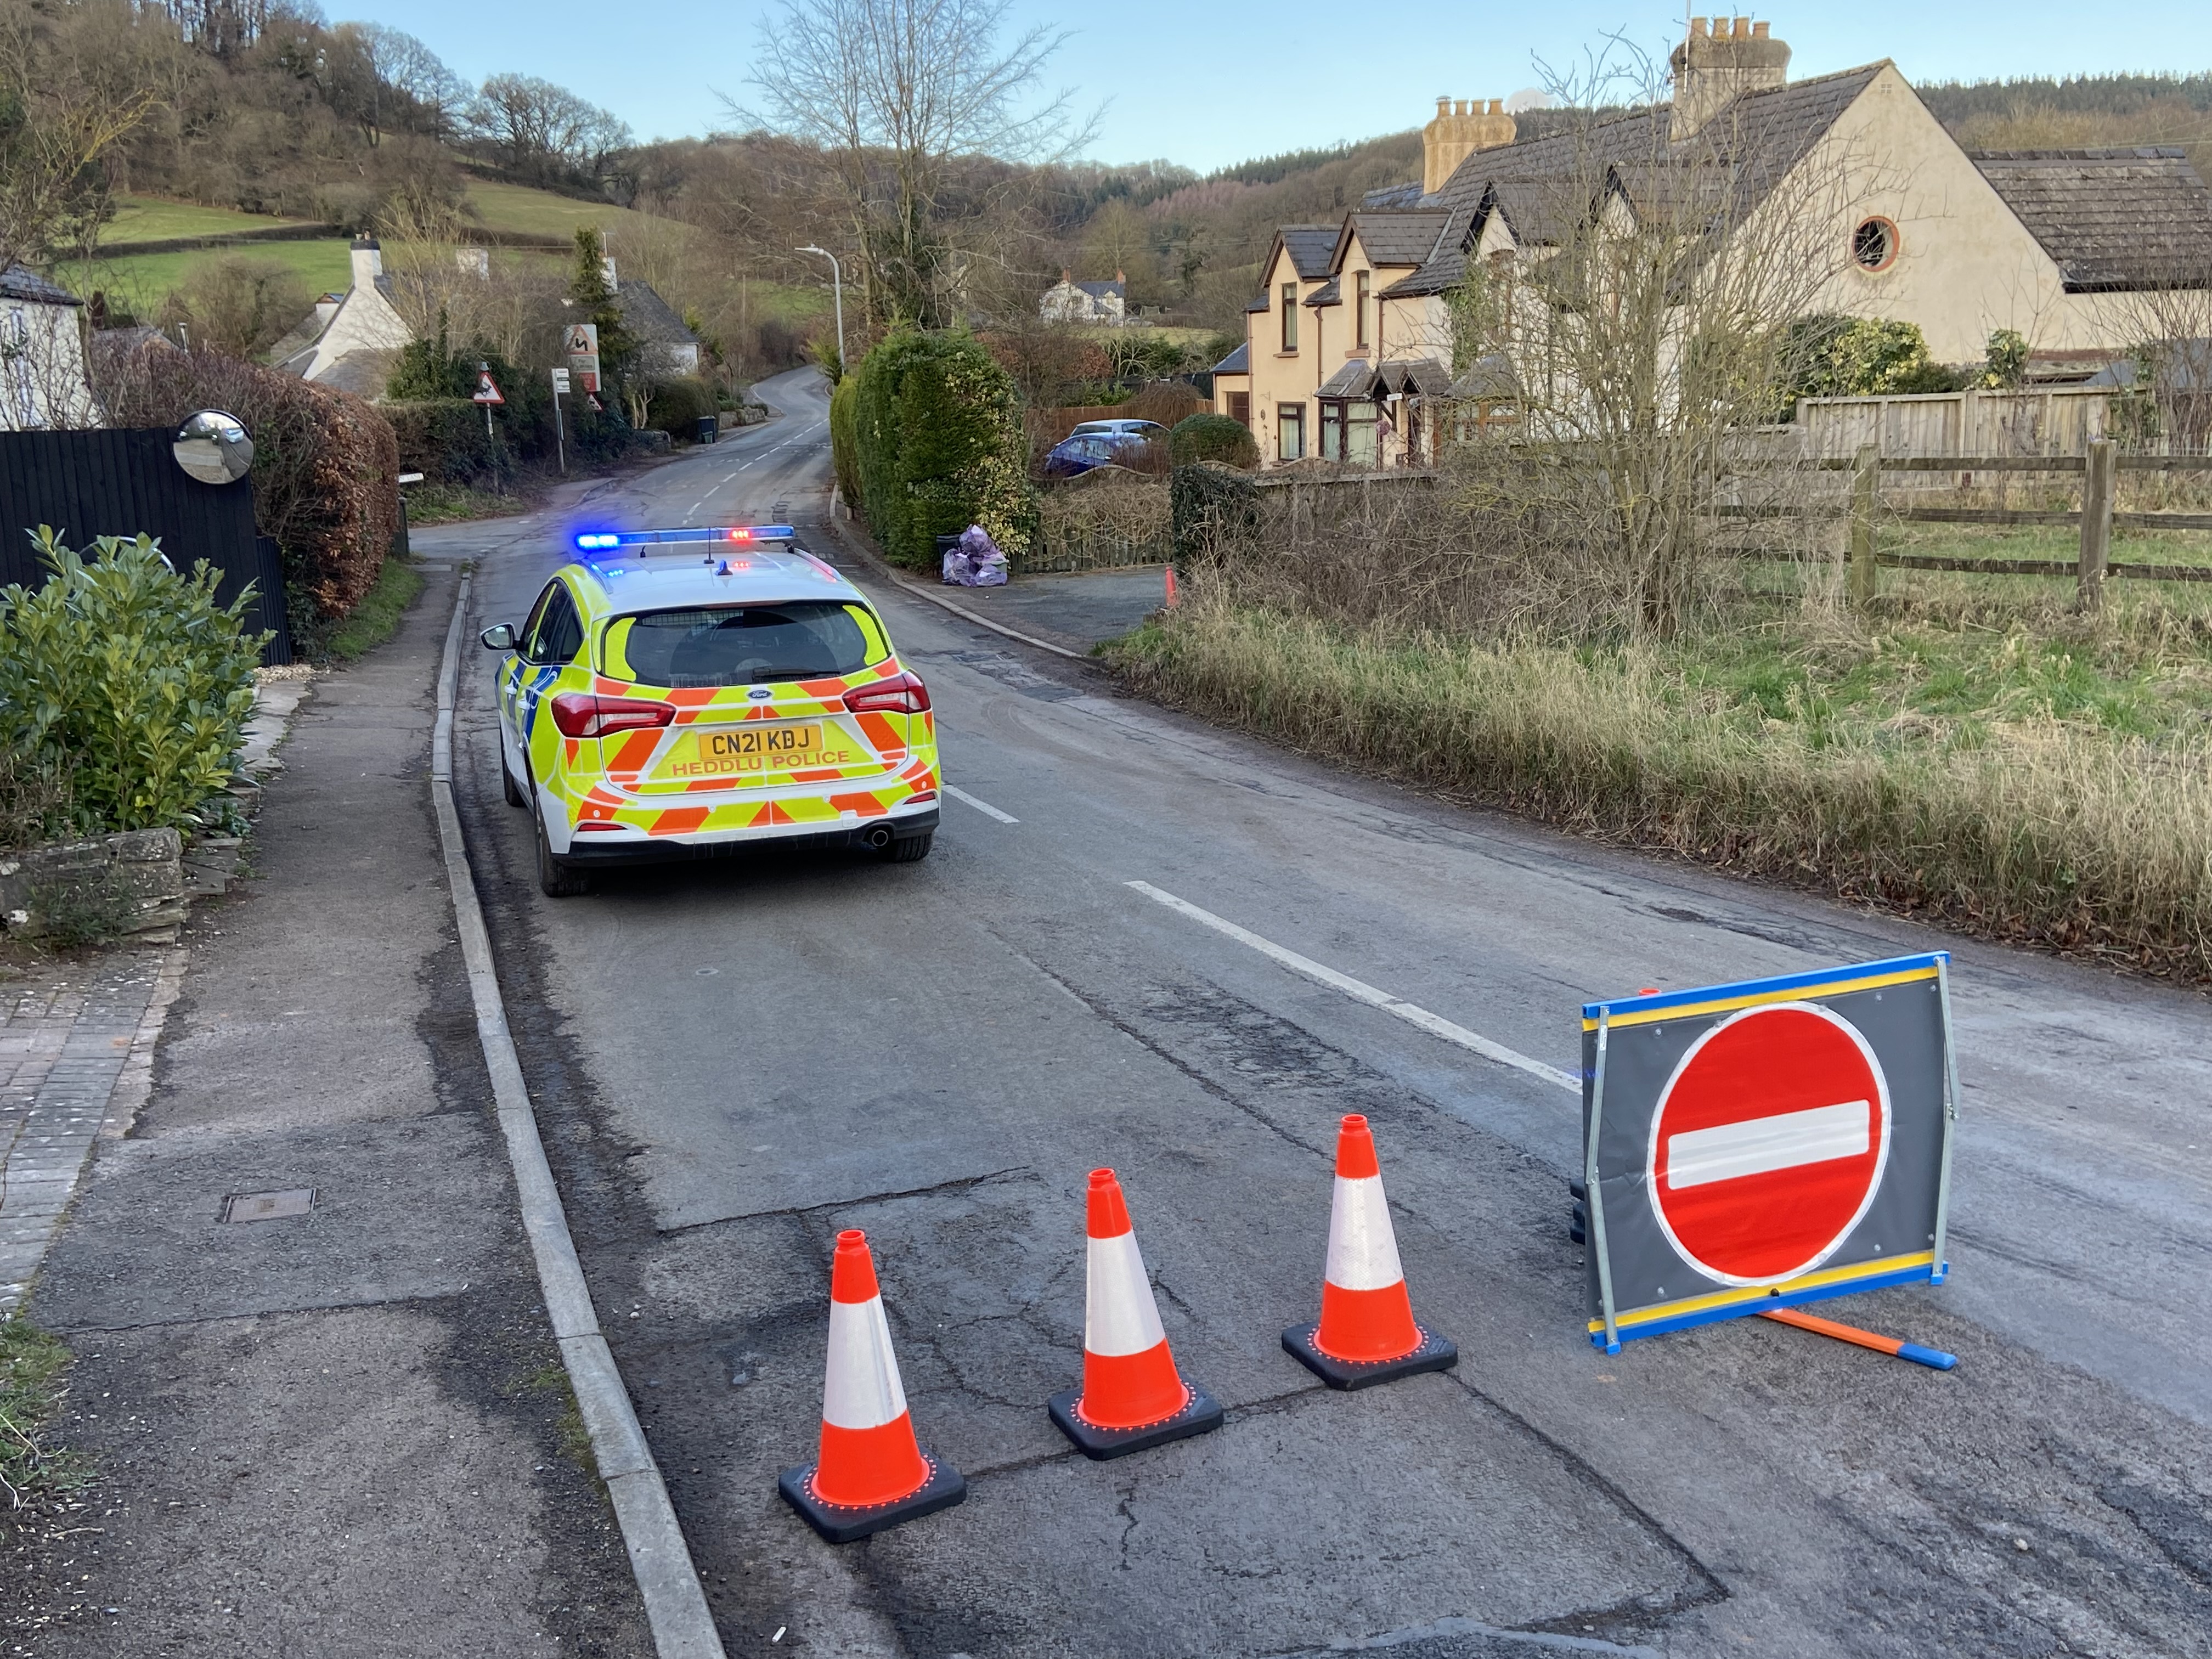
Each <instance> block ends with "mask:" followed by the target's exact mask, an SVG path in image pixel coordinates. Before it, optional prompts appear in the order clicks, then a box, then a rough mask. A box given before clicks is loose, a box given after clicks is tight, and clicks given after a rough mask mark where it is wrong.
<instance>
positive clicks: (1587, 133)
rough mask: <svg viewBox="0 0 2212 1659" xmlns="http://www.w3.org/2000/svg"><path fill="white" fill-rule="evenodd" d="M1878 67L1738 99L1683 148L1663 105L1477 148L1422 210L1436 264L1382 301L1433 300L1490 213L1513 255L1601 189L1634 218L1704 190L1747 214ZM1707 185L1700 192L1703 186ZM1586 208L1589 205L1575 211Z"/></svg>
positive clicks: (1548, 239)
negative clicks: (1438, 227) (1515, 245)
mask: <svg viewBox="0 0 2212 1659" xmlns="http://www.w3.org/2000/svg"><path fill="white" fill-rule="evenodd" d="M1885 68H1887V62H1886V61H1885V62H1884V63H1880V64H1868V65H1866V66H1865V67H1864V68H1862V69H1855V70H1844V71H1843V72H1842V73H1840V74H1838V75H1824V76H1817V77H1815V78H1814V79H1813V80H1809V81H1794V82H1790V84H1789V85H1787V86H1783V87H1774V88H1765V89H1763V90H1759V91H1755V92H1747V93H1744V94H1741V95H1739V96H1738V97H1737V98H1735V100H1733V101H1732V102H1730V103H1729V105H1728V106H1727V107H1726V108H1725V109H1724V110H1723V111H1722V112H1721V113H1719V114H1717V115H1716V116H1714V117H1713V118H1712V119H1711V120H1709V121H1708V122H1706V124H1705V125H1704V126H1702V127H1700V128H1699V130H1698V131H1697V132H1695V133H1694V134H1692V136H1691V137H1687V138H1685V139H1676V138H1674V137H1673V135H1672V132H1671V131H1670V129H1671V126H1672V121H1673V112H1672V111H1671V110H1670V109H1669V108H1668V107H1667V106H1655V107H1653V108H1650V109H1645V110H1639V111H1638V112H1635V113H1634V114H1631V115H1623V116H1620V117H1616V118H1613V119H1612V120H1609V121H1601V122H1598V123H1596V124H1595V125H1591V126H1589V127H1587V128H1583V129H1579V130H1577V131H1568V132H1561V133H1557V134H1554V135H1553V136H1551V137H1541V138H1533V139H1530V140H1528V142H1526V143H1516V144H1504V145H1500V146H1498V148H1496V149H1479V150H1476V151H1475V152H1474V153H1473V154H1472V155H1469V156H1468V158H1467V159H1466V160H1465V161H1462V162H1461V163H1460V164H1459V167H1457V168H1456V169H1455V171H1454V172H1453V173H1452V176H1451V177H1450V178H1449V179H1447V180H1446V181H1445V183H1444V187H1443V189H1442V190H1441V191H1437V194H1436V196H1435V197H1433V198H1430V199H1431V200H1433V202H1434V204H1436V205H1437V207H1440V208H1442V209H1443V210H1444V211H1445V212H1446V213H1448V214H1449V222H1448V223H1447V224H1446V225H1445V227H1444V229H1443V234H1442V235H1441V236H1440V237H1439V238H1438V239H1437V254H1436V256H1435V257H1434V258H1431V260H1430V261H1429V262H1428V263H1427V264H1425V265H1423V266H1422V267H1421V269H1420V270H1418V271H1416V272H1414V274H1413V276H1408V277H1406V278H1405V279H1403V280H1402V281H1401V282H1399V283H1394V284H1393V285H1392V286H1391V288H1390V289H1389V290H1387V292H1388V294H1389V297H1391V298H1394V299H1395V298H1401V297H1405V296H1409V295H1420V294H1440V293H1442V292H1443V290H1444V289H1447V288H1449V287H1450V286H1452V285H1453V284H1454V283H1456V282H1458V281H1459V280H1460V279H1461V277H1462V275H1463V274H1464V271H1465V264H1464V261H1463V260H1462V258H1460V257H1459V256H1460V255H1461V254H1462V252H1463V251H1464V250H1465V249H1466V248H1468V246H1471V245H1472V244H1473V242H1474V238H1475V237H1476V236H1477V235H1478V234H1480V231H1481V228H1482V225H1483V223H1484V222H1485V221H1486V218H1487V216H1489V215H1490V214H1492V213H1498V214H1502V215H1504V219H1505V222H1506V224H1507V226H1508V227H1509V228H1510V229H1511V230H1512V232H1513V237H1514V240H1516V242H1519V243H1520V244H1522V246H1528V245H1530V244H1538V245H1541V244H1546V243H1556V242H1558V241H1559V240H1560V239H1561V238H1562V237H1563V236H1565V235H1566V234H1569V233H1570V232H1571V229H1572V228H1573V226H1574V224H1575V222H1577V220H1578V219H1579V218H1580V217H1581V216H1584V215H1586V214H1588V213H1589V211H1590V210H1592V208H1593V207H1594V206H1595V196H1596V194H1597V193H1599V192H1600V191H1602V190H1604V189H1606V188H1607V187H1609V186H1610V187H1617V188H1620V189H1621V190H1622V191H1624V192H1625V193H1626V196H1627V197H1628V198H1629V200H1630V202H1631V204H1632V205H1634V206H1637V207H1638V209H1639V210H1643V211H1652V210H1663V209H1667V208H1669V207H1672V206H1674V205H1677V204H1680V202H1682V201H1685V200H1689V199H1692V197H1694V196H1695V195H1696V194H1698V193H1700V192H1703V191H1708V190H1710V191H1711V193H1712V195H1713V196H1714V197H1715V198H1716V201H1717V202H1718V201H1720V200H1721V199H1722V198H1723V197H1724V198H1725V200H1726V204H1727V205H1728V207H1729V210H1731V211H1733V212H1735V213H1738V214H1741V213H1745V212H1748V211H1749V210H1751V209H1752V208H1753V207H1754V206H1755V205H1757V204H1758V203H1759V202H1760V201H1761V200H1763V199H1764V198H1765V195H1766V192H1767V191H1770V190H1771V189H1773V188H1774V186H1775V185H1778V184H1779V183H1780V182H1781V180H1782V179H1783V178H1784V176H1786V175H1787V174H1788V173H1789V172H1790V169H1791V168H1792V167H1796V165H1797V163H1798V162H1799V161H1802V159H1803V158H1804V156H1805V155H1806V154H1807V153H1808V151H1809V150H1811V149H1812V148H1813V146H1814V144H1816V143H1819V142H1820V138H1821V137H1822V135H1824V134H1825V133H1826V132H1827V131H1828V130H1829V128H1831V127H1832V126H1833V125H1835V123H1836V120H1837V118H1838V117H1839V116H1841V115H1842V114H1843V112H1844V110H1846V109H1848V108H1849V107H1850V105H1851V103H1852V102H1853V100H1856V99H1857V97H1858V95H1859V94H1861V93H1863V92H1864V91H1865V90H1866V88H1867V86H1868V84H1869V82H1872V81H1873V80H1874V78H1875V76H1877V75H1879V74H1880V73H1881V71H1882V70H1884V69H1885ZM1708 179H1710V180H1711V181H1712V183H1711V185H1708V184H1707V183H1706V182H1705V181H1706V180H1708ZM1583 197H1591V198H1592V199H1590V200H1584V199H1583Z"/></svg>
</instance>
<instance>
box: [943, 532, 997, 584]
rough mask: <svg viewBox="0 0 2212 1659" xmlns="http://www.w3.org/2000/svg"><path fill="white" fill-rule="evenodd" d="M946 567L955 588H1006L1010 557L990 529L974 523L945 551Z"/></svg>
mask: <svg viewBox="0 0 2212 1659" xmlns="http://www.w3.org/2000/svg"><path fill="white" fill-rule="evenodd" d="M944 570H945V581H946V583H947V584H948V585H949V586H954V587H1002V586H1005V585H1006V555H1005V554H1004V553H1001V552H1000V550H999V548H998V544H996V543H995V542H994V541H993V540H992V539H991V536H990V532H988V531H987V530H985V529H984V528H983V526H981V525H979V524H971V525H969V526H968V528H967V529H965V530H963V531H962V532H960V538H959V539H958V540H957V541H956V542H954V543H953V544H952V545H951V547H950V548H947V549H946V550H945V566H944Z"/></svg>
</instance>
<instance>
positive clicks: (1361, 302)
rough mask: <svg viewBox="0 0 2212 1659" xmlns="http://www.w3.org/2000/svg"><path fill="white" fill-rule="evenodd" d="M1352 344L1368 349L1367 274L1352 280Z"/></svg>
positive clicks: (1364, 273) (1363, 272)
mask: <svg viewBox="0 0 2212 1659" xmlns="http://www.w3.org/2000/svg"><path fill="white" fill-rule="evenodd" d="M1352 344H1353V345H1354V346H1355V347H1358V349H1361V350H1364V349H1366V347H1367V273H1366V272H1365V271H1364V270H1363V271H1361V272H1360V273H1359V275H1358V276H1357V277H1355V278H1353V279H1352Z"/></svg>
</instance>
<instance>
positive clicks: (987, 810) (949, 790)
mask: <svg viewBox="0 0 2212 1659" xmlns="http://www.w3.org/2000/svg"><path fill="white" fill-rule="evenodd" d="M938 787H939V788H941V789H942V790H944V791H945V793H946V794H948V795H950V796H951V797H952V799H955V800H964V801H966V802H967V803H968V805H970V806H972V807H974V808H975V810H976V811H979V812H981V814H982V815H983V816H984V817H987V818H996V819H998V821H999V822H1000V823H1020V822H1021V820H1020V819H1019V818H1018V817H1015V816H1014V815H1013V814H1012V812H1001V811H1000V810H999V809H998V808H997V807H995V806H994V805H991V803H990V802H988V801H987V800H977V799H975V796H973V795H971V794H969V793H968V792H967V791H966V790H965V789H955V788H954V787H952V786H951V784H949V783H945V784H939V786H938Z"/></svg>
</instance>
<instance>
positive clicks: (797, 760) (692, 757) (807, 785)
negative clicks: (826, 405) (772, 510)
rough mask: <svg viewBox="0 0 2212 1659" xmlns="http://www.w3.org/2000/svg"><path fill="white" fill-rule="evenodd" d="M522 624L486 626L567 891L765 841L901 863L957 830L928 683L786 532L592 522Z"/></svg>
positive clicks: (508, 750)
mask: <svg viewBox="0 0 2212 1659" xmlns="http://www.w3.org/2000/svg"><path fill="white" fill-rule="evenodd" d="M575 543H576V548H577V551H578V554H579V557H578V558H577V560H576V562H574V563H573V564H569V565H566V566H564V567H562V568H561V569H560V570H559V571H557V572H556V573H555V574H554V576H553V579H552V580H550V582H548V583H547V584H546V585H545V591H544V592H542V593H540V594H539V595H538V602H537V604H536V605H533V606H532V609H531V612H530V616H529V618H528V619H527V620H526V621H525V622H523V623H521V624H520V625H519V626H516V625H513V624H509V623H501V624H500V625H499V626H497V627H495V628H489V629H485V630H484V634H483V642H484V644H485V646H486V647H489V648H490V649H491V650H494V651H499V652H502V653H507V656H506V660H505V661H504V662H502V663H501V666H500V673H499V711H500V722H499V726H500V747H501V769H502V770H503V772H504V773H505V780H504V781H505V783H506V786H507V802H508V804H509V805H514V806H526V807H528V808H530V809H531V811H532V815H533V816H534V817H535V818H536V820H537V827H538V884H539V885H540V886H541V887H543V888H544V890H545V891H546V892H547V893H548V894H550V895H551V896H555V897H556V898H557V897H562V896H567V895H569V894H573V893H579V892H581V891H583V890H584V889H585V887H586V884H587V883H588V880H589V878H590V872H591V870H592V867H593V866H603V865H607V864H612V863H617V862H622V861H626V860H654V859H669V858H684V857H696V856H699V855H701V854H713V853H720V852H725V851H728V850H731V849H733V848H744V847H748V846H751V845H753V844H755V843H757V842H770V841H772V842H776V843H777V844H779V845H781V846H790V845H793V844H811V845H817V846H836V847H852V848H861V849H865V850H867V851H871V852H873V853H876V854H880V855H882V856H883V857H885V858H888V859H890V860H896V861H897V862H901V863H906V862H911V861H912V860H916V859H921V858H924V857H927V855H928V853H929V844H930V839H931V836H932V834H933V831H934V830H935V829H936V828H937V816H938V782H939V780H938V767H937V728H936V724H935V720H934V717H933V715H932V714H931V713H930V708H929V692H928V690H927V688H926V687H925V686H924V685H923V684H922V683H921V678H920V677H919V676H917V675H915V674H914V673H912V672H911V671H908V668H907V667H906V665H904V664H903V663H902V662H901V661H900V660H899V658H898V653H896V651H895V650H893V649H892V648H891V642H890V635H889V634H888V633H886V632H885V630H884V624H883V620H882V618H881V617H878V615H877V614H876V611H875V610H874V608H873V607H872V605H869V603H868V601H867V599H866V598H865V597H864V596H863V595H862V594H861V592H860V590H859V589H858V588H856V587H854V586H853V585H852V584H851V583H850V582H848V581H847V580H845V579H844V578H843V577H842V576H841V575H839V574H837V572H836V571H835V570H833V569H832V568H830V567H829V565H827V564H825V563H823V562H822V561H821V560H819V559H817V558H816V557H814V556H812V555H811V554H810V553H807V552H805V551H804V550H802V549H801V548H800V547H799V544H798V543H797V541H796V539H795V538H794V536H793V531H792V529H791V526H788V525H753V526H734V527H725V528H718V529H684V530H642V531H635V530H634V531H586V532H582V533H580V534H579V535H578V536H576V538H575Z"/></svg>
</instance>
